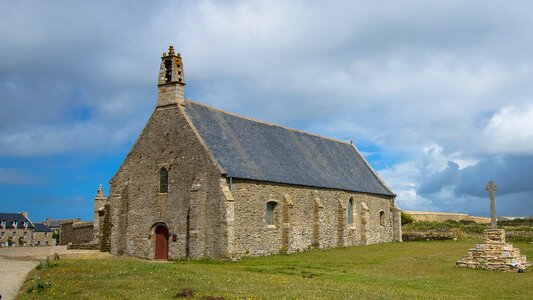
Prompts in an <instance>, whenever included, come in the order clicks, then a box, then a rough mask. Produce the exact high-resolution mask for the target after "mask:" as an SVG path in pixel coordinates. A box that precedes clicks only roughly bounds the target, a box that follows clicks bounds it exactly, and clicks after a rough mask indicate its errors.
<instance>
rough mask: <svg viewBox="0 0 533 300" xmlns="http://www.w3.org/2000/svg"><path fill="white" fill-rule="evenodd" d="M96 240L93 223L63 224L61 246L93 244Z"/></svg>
mask: <svg viewBox="0 0 533 300" xmlns="http://www.w3.org/2000/svg"><path fill="white" fill-rule="evenodd" d="M93 239H94V230H93V223H92V222H73V221H67V222H62V223H61V245H68V244H85V243H91V242H92V241H93Z"/></svg>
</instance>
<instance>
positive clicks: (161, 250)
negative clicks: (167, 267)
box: [154, 224, 169, 260]
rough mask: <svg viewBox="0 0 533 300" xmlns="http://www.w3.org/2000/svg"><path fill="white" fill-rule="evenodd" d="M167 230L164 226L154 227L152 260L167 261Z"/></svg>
mask: <svg viewBox="0 0 533 300" xmlns="http://www.w3.org/2000/svg"><path fill="white" fill-rule="evenodd" d="M168 236H169V233H168V228H167V226H165V225H164V224H159V225H156V227H155V247H154V259H161V260H167V259H168Z"/></svg>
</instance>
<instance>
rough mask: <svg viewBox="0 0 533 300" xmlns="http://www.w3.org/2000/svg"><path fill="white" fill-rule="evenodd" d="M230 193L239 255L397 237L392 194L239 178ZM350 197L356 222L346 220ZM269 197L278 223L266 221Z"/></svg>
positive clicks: (325, 246)
mask: <svg viewBox="0 0 533 300" xmlns="http://www.w3.org/2000/svg"><path fill="white" fill-rule="evenodd" d="M231 192H232V194H233V197H234V207H235V208H234V214H235V225H234V235H235V241H234V253H233V256H235V257H240V256H245V255H270V254H276V253H280V252H287V253H290V252H296V251H304V250H307V249H310V248H312V247H317V248H333V247H344V246H351V245H366V244H374V243H382V242H390V241H392V240H393V207H392V206H391V202H392V201H391V200H392V199H391V198H390V197H385V196H378V195H369V194H362V193H354V192H345V191H337V190H327V189H316V188H308V187H297V186H291V185H284V184H275V183H264V182H255V181H248V180H236V179H234V180H233V184H232V190H231ZM350 199H352V201H353V204H354V205H353V218H352V220H353V222H352V224H351V225H350V224H347V222H348V216H347V213H348V209H347V208H348V202H349V201H350ZM269 201H275V202H277V203H278V205H277V206H276V208H275V210H274V225H267V224H266V207H267V202H269ZM381 211H382V212H383V213H384V222H383V226H381V225H380V212H381Z"/></svg>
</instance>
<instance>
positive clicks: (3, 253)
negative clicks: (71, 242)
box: [0, 246, 109, 300]
mask: <svg viewBox="0 0 533 300" xmlns="http://www.w3.org/2000/svg"><path fill="white" fill-rule="evenodd" d="M54 253H57V254H58V255H59V258H60V259H61V258H72V257H76V258H92V259H93V258H103V257H108V256H109V253H102V252H99V251H95V250H68V249H67V246H42V247H12V248H0V295H1V296H2V297H1V299H2V300H6V299H9V300H11V299H15V298H16V296H17V294H18V291H19V289H20V287H21V286H22V284H23V283H24V280H25V279H26V277H27V276H28V273H30V271H31V270H32V269H33V268H35V266H37V265H38V264H39V261H40V260H44V259H46V257H48V256H50V258H52V256H53V255H54Z"/></svg>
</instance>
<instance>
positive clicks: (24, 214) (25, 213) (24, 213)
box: [19, 211, 28, 219]
mask: <svg viewBox="0 0 533 300" xmlns="http://www.w3.org/2000/svg"><path fill="white" fill-rule="evenodd" d="M19 214H21V215H23V216H24V218H26V219H27V218H28V212H26V211H21V212H19Z"/></svg>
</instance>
